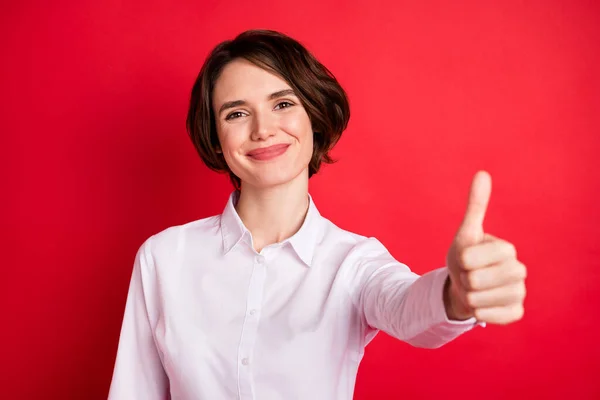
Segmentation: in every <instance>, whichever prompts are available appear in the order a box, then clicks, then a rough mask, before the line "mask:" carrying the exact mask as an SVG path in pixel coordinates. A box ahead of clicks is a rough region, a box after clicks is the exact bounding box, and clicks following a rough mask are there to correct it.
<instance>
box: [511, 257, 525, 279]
mask: <svg viewBox="0 0 600 400" xmlns="http://www.w3.org/2000/svg"><path fill="white" fill-rule="evenodd" d="M513 271H514V274H515V277H516V278H517V279H518V280H525V278H527V267H525V265H524V264H523V263H522V262H519V261H517V262H516V263H515V267H514V268H513Z"/></svg>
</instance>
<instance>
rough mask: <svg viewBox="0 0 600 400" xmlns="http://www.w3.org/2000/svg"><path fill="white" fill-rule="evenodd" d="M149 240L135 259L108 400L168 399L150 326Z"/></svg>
mask: <svg viewBox="0 0 600 400" xmlns="http://www.w3.org/2000/svg"><path fill="white" fill-rule="evenodd" d="M150 240H151V238H150V239H149V240H147V241H146V242H145V243H144V244H143V245H142V246H141V247H140V249H139V250H138V252H137V254H136V257H135V262H134V266H133V273H132V276H131V282H130V285H129V292H128V294H127V303H126V306H125V315H124V317H123V325H122V327H121V336H120V340H119V347H118V351H117V357H116V362H115V368H114V372H113V377H112V383H111V386H110V392H109V395H108V399H109V400H138V399H139V400H154V399H157V400H158V399H160V400H163V399H165V398H167V396H168V378H167V375H166V374H165V372H164V370H163V367H162V362H161V359H160V356H159V353H158V350H157V348H156V344H155V341H154V336H153V330H152V325H151V323H150V321H151V315H154V313H153V312H154V310H153V307H152V304H153V297H152V295H153V293H154V290H155V273H154V265H153V263H152V257H151V254H150Z"/></svg>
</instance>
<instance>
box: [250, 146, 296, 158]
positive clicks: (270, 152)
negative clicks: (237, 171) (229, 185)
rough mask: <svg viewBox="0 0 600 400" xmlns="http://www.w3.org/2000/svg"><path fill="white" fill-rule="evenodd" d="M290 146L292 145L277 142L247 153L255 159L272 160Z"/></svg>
mask: <svg viewBox="0 0 600 400" xmlns="http://www.w3.org/2000/svg"><path fill="white" fill-rule="evenodd" d="M288 147H290V145H289V144H276V145H273V146H269V147H264V148H261V149H256V150H252V151H251V152H249V153H248V154H246V155H247V156H248V157H250V158H252V159H254V160H260V161H264V160H270V159H273V158H275V157H277V156H280V155H282V154H283V153H285V152H286V150H287V149H288Z"/></svg>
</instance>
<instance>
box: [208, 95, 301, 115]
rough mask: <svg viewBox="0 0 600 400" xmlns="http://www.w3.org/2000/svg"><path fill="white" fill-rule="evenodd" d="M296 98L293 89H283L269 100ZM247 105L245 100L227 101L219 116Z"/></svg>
mask: <svg viewBox="0 0 600 400" xmlns="http://www.w3.org/2000/svg"><path fill="white" fill-rule="evenodd" d="M290 95H291V96H296V93H295V92H294V91H293V90H292V89H283V90H279V91H277V92H274V93H271V94H270V95H269V97H268V99H269V100H275V99H278V98H280V97H284V96H290ZM245 104H246V101H245V100H234V101H226V102H225V103H223V105H222V106H221V108H219V115H221V113H222V112H223V111H225V110H227V109H229V108H235V107H239V106H243V105H245Z"/></svg>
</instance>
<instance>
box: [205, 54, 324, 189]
mask: <svg viewBox="0 0 600 400" xmlns="http://www.w3.org/2000/svg"><path fill="white" fill-rule="evenodd" d="M212 106H213V110H214V115H215V122H216V127H217V134H218V137H219V142H220V144H221V150H222V152H223V156H224V157H225V161H226V162H227V165H228V166H229V168H231V170H232V171H233V173H234V174H235V175H237V176H238V177H239V178H240V179H241V180H242V184H243V185H251V186H255V187H260V188H265V187H270V186H275V185H281V184H285V183H287V182H290V181H291V180H293V179H294V178H296V177H298V176H299V175H300V174H302V173H306V174H308V164H309V162H310V159H311V157H312V152H313V132H312V126H311V123H310V118H309V117H308V114H307V113H306V110H305V109H304V107H303V106H302V103H300V100H299V99H298V98H297V97H296V95H295V94H294V92H293V91H292V89H291V88H290V86H289V85H288V84H287V83H286V82H285V81H284V80H283V79H281V78H279V77H278V76H276V75H274V74H272V73H270V72H267V71H265V70H264V69H262V68H259V67H257V66H256V65H254V64H252V63H250V62H248V61H246V60H242V59H239V60H234V61H232V62H230V63H229V64H227V65H226V66H225V68H223V71H222V72H221V75H220V76H219V78H218V79H217V81H216V83H215V87H214V90H213V104H212Z"/></svg>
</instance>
